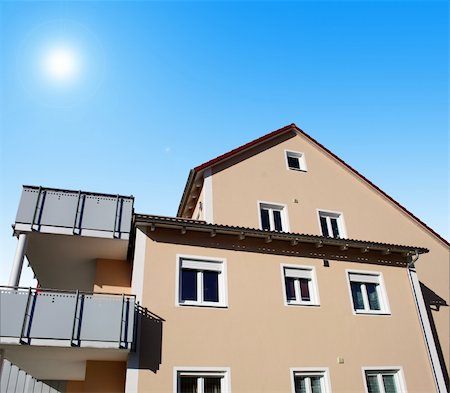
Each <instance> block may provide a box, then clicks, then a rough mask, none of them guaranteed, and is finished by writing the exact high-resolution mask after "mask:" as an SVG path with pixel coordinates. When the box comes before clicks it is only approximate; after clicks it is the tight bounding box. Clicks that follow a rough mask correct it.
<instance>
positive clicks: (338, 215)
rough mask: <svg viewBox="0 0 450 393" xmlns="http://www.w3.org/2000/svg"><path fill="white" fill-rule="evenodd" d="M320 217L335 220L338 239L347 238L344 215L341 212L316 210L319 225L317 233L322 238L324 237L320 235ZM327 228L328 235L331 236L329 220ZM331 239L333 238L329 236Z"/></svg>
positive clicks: (331, 230)
mask: <svg viewBox="0 0 450 393" xmlns="http://www.w3.org/2000/svg"><path fill="white" fill-rule="evenodd" d="M320 217H330V218H336V221H337V226H338V229H339V234H340V236H339V239H346V238H347V231H346V230H345V221H344V214H343V213H342V212H337V211H331V210H325V209H317V222H318V224H319V231H320V234H321V235H322V236H325V235H324V234H323V233H322V224H321V223H320ZM327 228H328V233H329V234H332V233H333V229H332V227H331V221H330V220H329V219H328V220H327ZM331 237H333V236H331Z"/></svg>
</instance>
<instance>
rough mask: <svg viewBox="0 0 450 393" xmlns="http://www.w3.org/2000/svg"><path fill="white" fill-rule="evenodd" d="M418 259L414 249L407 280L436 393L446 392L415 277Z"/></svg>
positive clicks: (421, 295) (420, 291) (408, 267)
mask: <svg viewBox="0 0 450 393" xmlns="http://www.w3.org/2000/svg"><path fill="white" fill-rule="evenodd" d="M418 259H419V253H418V252H417V250H416V251H415V255H414V256H413V257H412V258H411V260H410V261H409V262H408V265H407V270H408V277H409V282H410V284H411V289H412V293H413V297H414V301H415V303H416V308H417V313H418V316H419V322H420V327H421V330H422V333H423V337H424V340H425V346H426V348H427V354H428V360H429V361H430V365H431V371H432V373H433V379H434V383H435V385H436V392H437V393H448V390H447V387H446V386H445V379H444V374H443V372H442V368H441V367H442V366H441V364H440V362H439V356H438V352H437V349H436V343H435V341H434V337H433V332H432V331H431V325H430V320H429V319H428V313H427V309H426V306H425V301H424V300H423V294H422V290H421V288H420V282H419V279H418V277H417V272H416V268H415V265H414V264H415V263H416V262H417V260H418Z"/></svg>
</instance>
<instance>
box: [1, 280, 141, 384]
mask: <svg viewBox="0 0 450 393" xmlns="http://www.w3.org/2000/svg"><path fill="white" fill-rule="evenodd" d="M135 310H136V302H135V297H134V296H131V295H118V294H105V293H87V292H81V291H59V290H48V289H31V288H16V287H3V286H2V287H0V349H3V350H4V352H5V357H6V358H7V359H9V360H10V361H11V362H13V363H14V364H16V365H17V366H18V367H20V368H21V369H24V370H26V371H27V372H28V373H30V374H32V375H33V376H34V377H36V378H40V379H61V380H83V379H84V373H85V363H86V361H87V360H114V361H117V360H122V361H125V360H126V359H127V357H128V354H129V352H130V350H131V349H132V346H133V342H134V337H135V315H136V313H135Z"/></svg>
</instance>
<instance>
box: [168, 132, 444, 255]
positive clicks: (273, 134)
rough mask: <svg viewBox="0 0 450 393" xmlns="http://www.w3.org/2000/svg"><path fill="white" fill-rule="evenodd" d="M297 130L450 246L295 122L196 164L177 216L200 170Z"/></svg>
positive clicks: (191, 172)
mask: <svg viewBox="0 0 450 393" xmlns="http://www.w3.org/2000/svg"><path fill="white" fill-rule="evenodd" d="M292 131H295V132H297V133H299V134H301V135H303V136H304V137H305V138H307V139H308V140H309V141H311V142H312V143H313V144H315V145H316V146H318V147H319V148H320V149H322V150H323V151H324V152H326V153H327V154H328V155H330V156H331V157H332V158H334V159H335V160H336V161H338V162H339V163H340V164H342V165H343V166H344V167H345V168H347V169H348V170H349V171H350V172H352V173H353V174H355V175H356V176H357V177H359V178H360V179H361V180H363V181H364V182H365V183H367V184H368V185H369V186H370V187H372V188H373V189H375V190H376V191H377V192H378V193H379V194H381V195H382V196H383V197H385V198H386V199H388V200H389V201H390V202H391V203H393V204H394V205H395V206H396V207H397V208H399V209H400V210H401V211H402V212H403V213H405V214H406V215H407V216H409V217H410V218H412V219H413V220H414V221H416V222H417V223H418V224H420V225H421V226H422V227H423V228H425V229H426V230H427V231H428V232H430V233H431V234H432V235H434V236H435V237H436V238H438V239H439V240H440V241H441V242H443V243H444V244H445V245H447V246H450V243H449V242H448V241H447V240H446V239H444V238H443V237H442V236H441V235H439V234H438V233H437V232H436V231H434V230H433V229H432V228H430V227H429V226H428V225H427V224H425V223H424V222H423V221H422V220H420V219H419V218H418V217H417V216H415V215H414V214H413V213H411V212H410V211H409V210H408V209H406V208H405V207H404V206H402V205H401V204H400V203H399V202H397V201H396V200H395V199H394V198H392V197H391V196H389V195H388V194H387V193H385V192H384V191H383V190H382V189H381V188H379V187H378V186H377V185H375V184H374V183H372V182H371V181H370V180H369V179H367V178H366V177H365V176H363V175H362V174H361V173H359V172H358V171H357V170H356V169H354V168H353V167H352V166H350V165H349V164H347V163H346V162H345V161H344V160H342V159H341V158H339V157H338V156H337V155H336V154H334V153H333V152H332V151H330V150H328V149H327V148H326V147H325V146H323V145H322V144H321V143H319V142H318V141H316V140H315V139H314V138H313V137H311V136H310V135H308V134H307V133H306V132H305V131H303V130H302V129H301V128H299V127H298V126H297V125H296V124H295V123H292V124H289V125H287V126H284V127H282V128H279V129H278V130H275V131H272V132H270V133H268V134H266V135H264V136H262V137H260V138H257V139H255V140H253V141H251V142H248V143H246V144H244V145H242V146H239V147H237V148H236V149H233V150H230V151H229V152H227V153H225V154H222V155H220V156H218V157H216V158H213V159H212V160H209V161H207V162H205V163H203V164H201V165H198V166H196V167H195V168H194V169H192V170H191V171H190V173H189V177H188V180H187V183H186V186H185V189H184V192H183V195H182V198H181V201H180V205H179V208H178V212H177V216H181V215H182V214H183V211H184V209H185V206H186V204H187V200H188V196H189V194H190V192H191V190H192V187H193V185H194V180H195V178H196V175H197V174H199V173H200V172H202V171H204V170H205V169H208V168H210V167H212V166H214V165H216V164H218V163H221V162H224V161H226V160H228V159H230V158H231V157H235V156H236V155H238V154H240V153H242V152H244V151H247V150H249V149H251V148H253V147H255V146H257V145H259V144H261V143H263V142H266V141H268V140H270V139H273V138H276V137H278V136H280V135H282V134H285V133H288V132H292Z"/></svg>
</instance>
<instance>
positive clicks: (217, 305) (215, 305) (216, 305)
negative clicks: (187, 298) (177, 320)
mask: <svg viewBox="0 0 450 393" xmlns="http://www.w3.org/2000/svg"><path fill="white" fill-rule="evenodd" d="M177 306H179V307H200V308H228V305H226V304H220V303H177Z"/></svg>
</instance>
